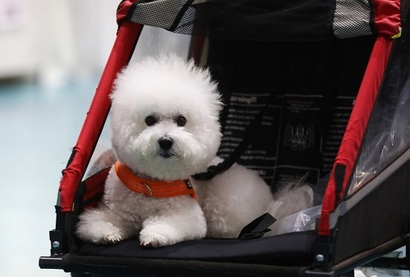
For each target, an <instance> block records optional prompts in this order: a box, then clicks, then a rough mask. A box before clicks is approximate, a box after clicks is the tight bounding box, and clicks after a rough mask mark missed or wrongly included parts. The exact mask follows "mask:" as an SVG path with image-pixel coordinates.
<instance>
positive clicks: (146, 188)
mask: <svg viewBox="0 0 410 277" xmlns="http://www.w3.org/2000/svg"><path fill="white" fill-rule="evenodd" d="M115 172H116V173H117V176H118V178H119V179H120V180H121V182H122V183H123V184H124V185H125V186H126V187H127V188H128V189H130V190H132V191H134V192H137V193H141V194H143V195H145V196H146V197H156V198H166V197H174V196H180V195H189V196H191V197H192V198H194V199H196V194H195V190H194V188H193V186H192V184H191V182H190V181H189V180H176V181H173V182H166V181H154V180H148V179H144V178H140V177H138V176H136V175H135V174H134V173H133V172H132V171H131V169H130V168H129V167H128V166H126V165H125V164H123V163H121V162H119V161H117V162H116V163H115Z"/></svg>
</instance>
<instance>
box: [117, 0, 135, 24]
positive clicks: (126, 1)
mask: <svg viewBox="0 0 410 277" xmlns="http://www.w3.org/2000/svg"><path fill="white" fill-rule="evenodd" d="M136 2H138V0H123V1H122V2H121V3H120V5H119V6H118V9H117V24H118V26H121V24H122V22H123V21H124V19H125V18H126V17H127V15H128V11H129V10H130V8H131V6H132V4H134V3H136Z"/></svg>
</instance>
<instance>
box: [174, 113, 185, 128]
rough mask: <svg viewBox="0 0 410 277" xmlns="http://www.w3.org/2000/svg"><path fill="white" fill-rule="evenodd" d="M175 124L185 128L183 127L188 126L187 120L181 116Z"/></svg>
mask: <svg viewBox="0 0 410 277" xmlns="http://www.w3.org/2000/svg"><path fill="white" fill-rule="evenodd" d="M175 122H176V123H177V125H178V126H179V127H183V126H185V124H186V118H185V117H183V116H182V115H180V116H178V117H177V118H176V120H175Z"/></svg>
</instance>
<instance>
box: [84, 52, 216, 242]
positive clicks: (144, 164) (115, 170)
mask: <svg viewBox="0 0 410 277" xmlns="http://www.w3.org/2000/svg"><path fill="white" fill-rule="evenodd" d="M111 97H112V109H111V128H112V146H113V149H114V152H115V155H116V158H117V160H118V162H117V163H116V164H115V165H114V166H113V167H112V168H111V171H110V173H109V176H108V178H107V180H106V183H105V191H104V196H103V199H102V203H101V205H100V206H99V207H98V208H95V209H89V210H86V211H85V212H84V213H83V214H82V215H80V218H79V220H80V221H79V223H78V225H77V231H76V233H77V235H78V236H79V237H80V238H82V239H84V240H86V241H91V242H93V243H115V242H118V241H121V240H124V239H126V238H129V237H131V236H134V235H137V234H138V233H139V238H140V243H141V245H143V246H148V247H159V246H165V245H171V244H175V243H177V242H180V241H184V240H191V239H199V238H203V237H204V236H205V234H206V221H205V218H204V214H203V211H202V209H201V208H200V206H199V204H198V201H197V200H196V199H195V197H194V195H193V189H192V188H190V182H189V181H188V180H187V179H188V178H189V176H191V175H192V174H194V173H197V172H200V171H204V170H206V168H207V165H208V164H209V162H210V161H211V160H212V159H213V158H214V157H215V155H216V152H217V150H218V147H219V143H220V139H221V133H220V125H219V113H220V110H221V106H222V105H221V102H220V95H219V94H218V92H217V88H216V84H215V83H213V82H212V81H211V79H210V74H209V72H208V71H207V70H202V69H199V68H197V67H195V66H194V63H193V62H188V63H187V62H185V61H183V60H182V59H179V58H177V57H175V56H167V57H161V58H160V59H147V60H146V61H144V62H142V63H140V64H132V65H130V66H128V67H127V68H126V69H125V70H123V72H122V73H121V74H119V76H118V78H117V80H116V82H115V89H114V92H113V93H112V96H111ZM175 184H177V185H175ZM135 187H137V188H136V190H134V188H135ZM138 190H139V191H138ZM168 191H169V193H170V194H171V195H169V194H168ZM180 191H182V195H179V193H180ZM175 195H176V196H175Z"/></svg>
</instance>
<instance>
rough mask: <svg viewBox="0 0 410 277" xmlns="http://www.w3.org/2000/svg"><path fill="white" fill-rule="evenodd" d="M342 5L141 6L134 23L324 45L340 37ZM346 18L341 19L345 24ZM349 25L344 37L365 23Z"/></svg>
mask: <svg viewBox="0 0 410 277" xmlns="http://www.w3.org/2000/svg"><path fill="white" fill-rule="evenodd" d="M338 3H339V2H338V1H337V0H333V1H329V0H303V1H301V0H234V1H232V0H173V1H170V0H161V1H140V3H139V4H138V5H137V9H136V11H135V13H134V15H133V17H132V20H133V21H134V22H138V23H141V24H147V25H153V26H158V27H162V28H165V29H168V30H171V31H174V32H177V33H182V34H193V35H208V36H210V37H214V38H225V39H240V40H290V41H292V40H321V39H331V38H335V37H336V36H335V29H334V28H335V26H336V28H338V25H337V24H338V23H336V24H335V22H334V20H335V11H336V9H337V10H338V11H340V10H341V8H340V4H338ZM337 5H339V6H338V8H337ZM347 8H349V6H348V7H347ZM343 9H344V7H342V11H343V12H344V10H343ZM344 15H345V14H343V16H340V15H339V17H338V18H342V19H344ZM348 15H349V12H347V13H346V16H348ZM366 19H367V20H368V19H369V18H366ZM350 21H351V22H350ZM350 21H347V24H348V26H346V24H345V22H342V24H339V25H340V26H342V27H343V28H346V29H347V31H345V32H349V30H348V29H349V28H355V27H357V26H355V25H357V22H363V21H364V20H363V18H357V19H356V18H354V19H353V20H350ZM365 21H366V20H365ZM349 24H350V25H351V26H349ZM365 24H367V23H365ZM353 34H355V32H353ZM336 35H337V34H336ZM357 35H361V33H360V32H359V33H358V34H357Z"/></svg>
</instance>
